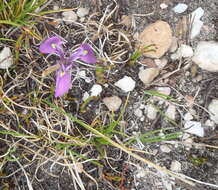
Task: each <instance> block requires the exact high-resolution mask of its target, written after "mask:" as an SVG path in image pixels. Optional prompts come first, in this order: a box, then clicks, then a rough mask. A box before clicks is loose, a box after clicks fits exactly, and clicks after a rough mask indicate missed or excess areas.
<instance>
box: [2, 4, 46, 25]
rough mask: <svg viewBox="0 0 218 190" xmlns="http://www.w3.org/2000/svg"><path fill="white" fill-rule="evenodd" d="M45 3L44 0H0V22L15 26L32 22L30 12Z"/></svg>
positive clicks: (33, 11)
mask: <svg viewBox="0 0 218 190" xmlns="http://www.w3.org/2000/svg"><path fill="white" fill-rule="evenodd" d="M45 3H46V0H9V1H8V0H0V24H6V25H12V26H15V27H20V26H23V25H28V24H30V23H32V21H31V19H32V17H33V16H32V15H31V13H35V11H36V10H37V9H38V8H39V7H40V6H42V5H43V4H45ZM30 21H31V22H30Z"/></svg>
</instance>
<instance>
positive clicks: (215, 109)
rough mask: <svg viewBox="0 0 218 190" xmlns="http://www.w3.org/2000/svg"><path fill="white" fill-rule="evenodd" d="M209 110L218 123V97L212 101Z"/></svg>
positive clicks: (211, 117)
mask: <svg viewBox="0 0 218 190" xmlns="http://www.w3.org/2000/svg"><path fill="white" fill-rule="evenodd" d="M208 110H209V112H210V119H211V120H212V121H214V122H215V123H216V124H218V99H213V100H212V101H211V102H210V104H209V106H208Z"/></svg>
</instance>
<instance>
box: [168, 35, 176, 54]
mask: <svg viewBox="0 0 218 190" xmlns="http://www.w3.org/2000/svg"><path fill="white" fill-rule="evenodd" d="M177 49H178V39H177V37H175V36H173V38H172V43H171V46H170V49H169V51H170V52H171V53H173V52H175V51H176V50H177Z"/></svg>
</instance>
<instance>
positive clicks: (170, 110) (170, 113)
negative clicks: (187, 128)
mask: <svg viewBox="0 0 218 190" xmlns="http://www.w3.org/2000/svg"><path fill="white" fill-rule="evenodd" d="M165 115H166V116H167V117H168V118H170V119H172V120H175V119H176V106H174V105H172V104H170V105H169V106H168V108H167V110H166V112H165Z"/></svg>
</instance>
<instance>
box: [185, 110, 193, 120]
mask: <svg viewBox="0 0 218 190" xmlns="http://www.w3.org/2000/svg"><path fill="white" fill-rule="evenodd" d="M192 119H193V116H192V114H191V113H190V112H187V113H186V114H185V115H184V120H185V121H191V120H192Z"/></svg>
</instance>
